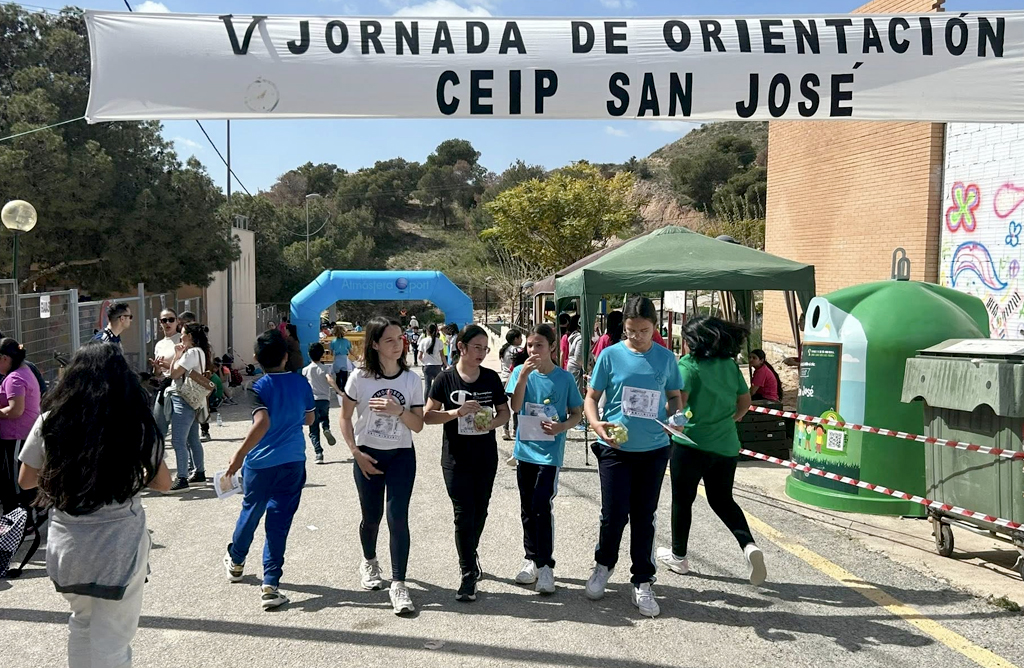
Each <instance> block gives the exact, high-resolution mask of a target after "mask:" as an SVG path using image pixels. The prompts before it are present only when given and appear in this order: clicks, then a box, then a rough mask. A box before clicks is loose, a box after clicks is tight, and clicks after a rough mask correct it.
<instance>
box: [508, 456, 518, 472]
mask: <svg viewBox="0 0 1024 668" xmlns="http://www.w3.org/2000/svg"><path fill="white" fill-rule="evenodd" d="M505 466H507V467H509V468H512V469H514V468H516V467H517V466H519V460H518V459H516V458H515V457H514V456H512V455H509V457H508V459H506V460H505Z"/></svg>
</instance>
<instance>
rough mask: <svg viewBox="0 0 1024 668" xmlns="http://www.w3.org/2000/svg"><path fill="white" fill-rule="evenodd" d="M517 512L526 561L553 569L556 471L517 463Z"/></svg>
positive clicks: (535, 465) (554, 467) (555, 467)
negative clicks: (520, 517)
mask: <svg viewBox="0 0 1024 668" xmlns="http://www.w3.org/2000/svg"><path fill="white" fill-rule="evenodd" d="M516 481H517V482H518V483H519V511H520V515H521V516H522V519H523V548H524V549H525V551H526V558H527V559H529V560H530V561H532V562H533V563H534V564H536V565H537V568H543V567H544V566H550V567H551V568H554V567H555V559H554V557H553V556H552V552H553V551H554V546H555V517H554V505H555V496H556V495H557V494H558V467H557V466H546V465H542V464H531V463H529V462H519V466H518V467H517V470H516Z"/></svg>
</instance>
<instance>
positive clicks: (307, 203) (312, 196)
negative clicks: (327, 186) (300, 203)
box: [306, 193, 320, 260]
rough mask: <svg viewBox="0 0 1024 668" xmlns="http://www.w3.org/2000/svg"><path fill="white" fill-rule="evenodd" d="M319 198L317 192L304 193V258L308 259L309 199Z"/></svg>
mask: <svg viewBox="0 0 1024 668" xmlns="http://www.w3.org/2000/svg"><path fill="white" fill-rule="evenodd" d="M311 199H320V194H319V193H309V194H308V195H306V259H307V260H308V259H309V200H311Z"/></svg>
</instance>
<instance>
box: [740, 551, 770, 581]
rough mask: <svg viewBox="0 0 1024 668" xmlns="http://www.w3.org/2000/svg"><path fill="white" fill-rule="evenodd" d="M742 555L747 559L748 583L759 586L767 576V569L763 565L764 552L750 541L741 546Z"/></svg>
mask: <svg viewBox="0 0 1024 668" xmlns="http://www.w3.org/2000/svg"><path fill="white" fill-rule="evenodd" d="M743 556H744V557H746V559H747V566H749V567H750V576H749V577H750V584H752V585H754V586H755V587H759V586H760V585H762V584H764V581H765V579H766V578H767V577H768V570H767V569H766V568H765V567H764V552H762V551H761V548H759V547H758V546H757V545H754V544H753V543H750V544H749V545H747V546H746V547H745V548H743Z"/></svg>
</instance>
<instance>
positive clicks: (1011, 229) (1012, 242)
mask: <svg viewBox="0 0 1024 668" xmlns="http://www.w3.org/2000/svg"><path fill="white" fill-rule="evenodd" d="M1019 243H1020V223H1018V222H1015V221H1012V220H1011V221H1010V225H1009V226H1008V227H1007V228H1006V245H1007V246H1009V247H1010V248H1016V247H1017V244H1019Z"/></svg>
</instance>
